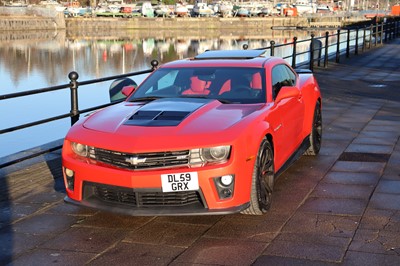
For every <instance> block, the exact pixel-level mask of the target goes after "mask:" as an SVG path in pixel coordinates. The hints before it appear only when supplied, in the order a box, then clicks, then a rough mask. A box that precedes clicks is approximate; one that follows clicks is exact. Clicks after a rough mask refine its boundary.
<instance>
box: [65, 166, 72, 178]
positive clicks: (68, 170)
mask: <svg viewBox="0 0 400 266" xmlns="http://www.w3.org/2000/svg"><path fill="white" fill-rule="evenodd" d="M65 175H66V176H68V177H73V176H74V171H72V170H71V169H68V168H65Z"/></svg>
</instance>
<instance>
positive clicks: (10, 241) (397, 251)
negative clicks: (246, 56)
mask: <svg viewBox="0 0 400 266" xmlns="http://www.w3.org/2000/svg"><path fill="white" fill-rule="evenodd" d="M399 62H400V41H399V40H394V41H392V42H390V43H387V44H384V45H383V46H382V47H379V48H373V49H371V50H368V51H366V52H364V53H361V54H360V55H358V56H355V55H351V58H350V59H346V58H341V62H340V63H339V64H336V63H332V62H329V67H328V68H326V69H323V68H318V69H316V70H315V75H316V76H317V78H318V81H319V83H320V86H321V89H322V92H323V96H324V101H323V111H322V115H323V126H324V132H323V145H322V149H321V152H320V154H319V155H318V156H317V157H307V156H303V157H301V158H300V159H299V160H298V161H297V162H296V163H295V164H294V165H292V166H291V167H290V168H289V169H288V170H287V171H285V172H284V173H283V174H282V175H281V176H280V177H279V178H278V180H277V182H276V187H275V192H274V195H273V205H272V208H271V210H270V211H269V212H268V213H267V214H266V215H265V216H245V215H240V214H235V215H226V216H200V217H192V216H189V217H187V216H183V217H130V216H123V215H116V214H110V213H104V212H97V211H93V210H89V209H82V208H79V207H76V206H71V205H67V204H65V203H64V202H63V197H64V196H65V192H64V189H63V183H62V179H61V171H60V170H61V162H60V153H59V151H58V152H53V153H51V154H47V155H45V156H43V157H41V158H37V159H35V161H33V162H32V163H29V162H24V163H21V164H19V165H18V166H10V167H7V168H3V169H0V192H1V194H0V264H1V265H49V264H55V265H86V264H87V265H106V264H111V263H113V264H118V265H363V266H364V265H400V143H399V137H400V85H399V84H400V83H399V82H400V71H399V68H400V64H399Z"/></svg>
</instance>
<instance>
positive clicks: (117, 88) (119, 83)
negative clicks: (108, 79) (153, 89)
mask: <svg viewBox="0 0 400 266" xmlns="http://www.w3.org/2000/svg"><path fill="white" fill-rule="evenodd" d="M125 87H133V89H131V90H130V91H129V90H128V89H126V92H125V93H124V92H123V89H124V88H125ZM136 87H137V84H136V82H135V81H133V80H132V79H130V78H121V79H116V80H114V81H113V82H112V83H111V85H110V88H109V94H110V102H117V101H120V100H123V99H125V98H126V97H127V96H128V95H130V94H131V93H132V92H133V91H134V89H135V88H136ZM126 93H128V94H126Z"/></svg>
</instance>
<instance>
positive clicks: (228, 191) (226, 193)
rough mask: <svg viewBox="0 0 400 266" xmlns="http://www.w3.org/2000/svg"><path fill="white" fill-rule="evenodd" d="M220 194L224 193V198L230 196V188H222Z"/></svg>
mask: <svg viewBox="0 0 400 266" xmlns="http://www.w3.org/2000/svg"><path fill="white" fill-rule="evenodd" d="M222 194H223V195H224V197H225V198H230V197H231V196H232V190H230V189H223V190H222Z"/></svg>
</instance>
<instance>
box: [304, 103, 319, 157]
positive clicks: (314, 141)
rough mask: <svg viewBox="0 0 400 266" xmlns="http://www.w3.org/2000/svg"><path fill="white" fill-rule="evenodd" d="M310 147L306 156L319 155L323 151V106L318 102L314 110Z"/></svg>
mask: <svg viewBox="0 0 400 266" xmlns="http://www.w3.org/2000/svg"><path fill="white" fill-rule="evenodd" d="M309 138H310V147H309V148H308V149H307V150H306V152H305V153H304V154H305V155H314V156H315V155H317V154H318V153H319V150H320V149H321V142H322V115H321V104H320V103H319V102H317V104H316V106H315V110H314V118H313V124H312V128H311V133H310V137H309Z"/></svg>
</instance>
